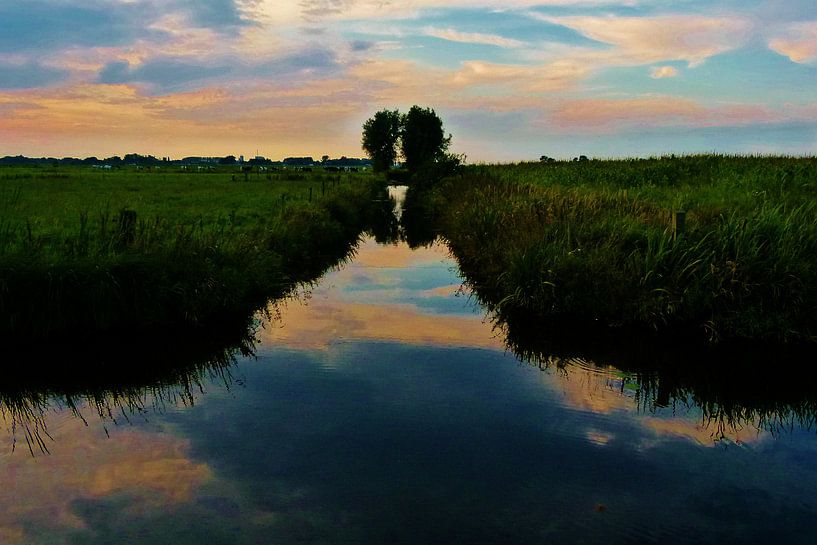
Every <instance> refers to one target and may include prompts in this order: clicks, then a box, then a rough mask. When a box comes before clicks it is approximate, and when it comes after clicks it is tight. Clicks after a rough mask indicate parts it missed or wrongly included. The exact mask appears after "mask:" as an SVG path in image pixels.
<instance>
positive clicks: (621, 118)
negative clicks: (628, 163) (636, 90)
mask: <svg viewBox="0 0 817 545" xmlns="http://www.w3.org/2000/svg"><path fill="white" fill-rule="evenodd" d="M782 119H783V117H782V116H781V115H776V114H774V113H773V112H771V111H769V110H768V109H767V108H765V107H763V106H757V105H744V104H726V105H723V106H718V107H708V106H704V105H702V104H700V103H698V102H696V101H694V100H691V99H685V98H678V97H666V96H647V97H640V98H631V99H579V100H566V101H563V102H562V103H560V104H559V106H557V107H556V108H555V109H554V111H553V112H552V113H551V116H550V120H549V121H550V122H552V123H553V124H555V125H556V126H558V127H561V128H562V129H568V130H578V131H588V130H589V131H592V132H609V131H613V130H615V129H618V128H621V127H636V126H651V127H654V126H675V125H679V126H696V127H718V126H734V125H745V124H751V123H767V122H772V121H779V120H782Z"/></svg>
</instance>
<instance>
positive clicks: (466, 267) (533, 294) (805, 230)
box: [423, 156, 817, 342]
mask: <svg viewBox="0 0 817 545" xmlns="http://www.w3.org/2000/svg"><path fill="white" fill-rule="evenodd" d="M423 200H424V201H425V203H424V204H423V207H425V208H427V209H432V210H433V214H432V215H433V216H436V217H437V218H436V219H437V221H439V224H440V226H441V228H442V231H443V234H444V236H445V237H446V238H447V239H448V241H449V242H450V245H451V248H452V250H453V252H454V254H455V255H456V257H457V259H458V260H459V262H460V264H461V267H462V269H463V271H464V273H465V275H466V277H467V278H468V279H469V280H470V281H471V283H472V284H474V286H475V288H476V290H477V292H478V294H479V295H480V296H481V297H482V298H483V299H484V300H485V302H486V303H487V304H488V306H489V307H490V308H491V309H492V310H494V311H495V312H496V313H497V315H498V316H499V317H500V319H501V317H502V316H503V315H519V314H524V315H529V316H532V317H536V319H538V320H543V321H544V322H545V323H546V322H548V321H549V322H550V323H552V324H555V323H561V324H566V323H570V324H576V325H577V326H580V325H581V324H594V325H601V326H604V327H610V326H612V327H618V328H629V329H641V330H648V331H660V332H667V333H680V332H683V333H684V334H687V333H691V334H692V335H696V336H702V337H703V336H705V337H706V338H707V339H709V340H718V339H724V338H742V339H762V340H775V341H811V342H813V341H814V340H815V339H816V338H817V337H816V336H817V316H816V315H815V314H814V312H813V309H814V308H816V307H817V260H815V256H816V255H817V222H815V221H814V218H815V217H817V161H815V160H813V159H793V158H760V157H723V156H694V157H681V158H674V157H673V158H662V159H651V160H625V161H582V162H563V163H528V164H519V165H502V166H481V167H470V168H468V169H467V170H466V171H465V172H464V174H463V176H462V177H457V178H452V179H448V180H446V181H444V182H443V183H441V184H440V185H439V186H438V187H437V189H436V190H435V191H434V192H433V193H432V194H431V195H430V196H427V197H425V198H424V199H423ZM679 210H683V211H685V212H686V216H685V220H686V221H685V228H684V229H683V230H679V231H677V232H676V231H675V230H674V229H673V227H672V222H671V214H672V213H674V212H676V211H679Z"/></svg>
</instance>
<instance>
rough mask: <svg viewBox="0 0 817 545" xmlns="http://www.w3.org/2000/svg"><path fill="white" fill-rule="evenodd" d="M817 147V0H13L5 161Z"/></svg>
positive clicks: (4, 49)
mask: <svg viewBox="0 0 817 545" xmlns="http://www.w3.org/2000/svg"><path fill="white" fill-rule="evenodd" d="M412 104H420V105H423V106H430V107H433V108H435V109H436V110H437V112H438V113H439V114H440V115H441V117H442V118H443V119H444V121H445V124H446V129H447V130H448V131H449V132H451V133H452V134H453V136H454V138H453V141H454V146H453V150H454V151H456V152H458V153H465V154H467V156H468V160H469V162H479V161H509V160H521V159H537V158H538V157H539V156H540V155H543V154H545V155H550V156H553V157H572V156H575V155H579V154H585V155H590V156H600V157H610V156H646V155H651V154H661V153H686V152H707V151H710V152H711V151H717V152H742V153H743V152H753V153H754V152H758V153H787V154H805V153H814V152H815V150H817V7H815V4H814V0H770V1H755V0H722V1H717V2H714V1H701V0H675V1H669V0H622V1H616V0H609V1H605V0H550V1H547V0H476V1H462V0H445V1H443V0H406V1H391V0H291V1H289V0H3V1H2V2H0V156H3V155H17V154H24V155H29V156H44V155H46V156H59V157H62V156H80V157H84V156H88V155H97V156H107V155H115V154H116V155H124V154H125V153H131V152H134V153H143V154H153V155H156V156H171V157H175V158H178V157H181V156H185V155H227V154H234V155H241V154H243V155H246V156H251V155H255V153H256V151H257V152H258V153H260V154H261V155H264V156H267V157H271V158H273V159H279V158H282V157H283V156H287V155H313V156H321V155H323V154H329V155H332V156H339V155H348V156H360V155H362V151H361V149H360V128H361V125H362V123H363V121H365V119H366V118H367V117H369V116H370V115H371V114H372V113H373V112H375V111H376V110H378V109H381V108H400V109H403V110H405V109H407V108H408V107H410V106H411V105H412Z"/></svg>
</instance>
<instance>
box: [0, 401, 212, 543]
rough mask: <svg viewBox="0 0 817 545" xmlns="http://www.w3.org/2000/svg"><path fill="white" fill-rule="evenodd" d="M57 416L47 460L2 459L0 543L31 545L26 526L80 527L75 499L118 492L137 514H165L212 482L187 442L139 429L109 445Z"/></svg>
mask: <svg viewBox="0 0 817 545" xmlns="http://www.w3.org/2000/svg"><path fill="white" fill-rule="evenodd" d="M59 416H60V418H62V420H61V422H59V423H58V424H59V425H57V426H51V430H50V433H51V436H52V437H53V439H54V443H53V445H51V449H52V452H51V454H49V455H43V456H38V457H36V458H32V457H31V456H30V455H29V453H28V451H26V450H25V449H20V450H18V451H17V452H15V453H14V454H9V455H5V456H0V481H2V482H3V483H4V487H3V490H2V491H0V540H2V542H3V543H30V542H31V539H27V538H26V532H25V528H26V527H27V525H29V524H32V525H33V526H34V527H37V528H38V529H41V530H45V531H49V530H54V531H64V530H65V529H66V528H78V527H81V526H82V521H81V520H80V519H79V518H77V517H76V516H75V515H74V513H73V511H72V504H73V502H74V501H76V500H78V499H94V498H103V497H106V496H108V495H111V494H117V493H123V494H128V495H130V496H132V497H133V498H134V502H135V504H136V505H138V506H140V507H145V506H147V507H150V508H157V509H158V508H163V509H166V508H168V507H172V506H173V505H177V504H180V503H184V502H187V501H190V499H191V498H192V497H193V495H194V493H195V490H196V489H197V488H198V487H199V486H201V485H203V484H204V483H206V482H207V481H209V480H210V479H211V478H212V471H211V470H210V468H209V467H208V466H207V465H205V464H202V463H198V462H195V461H193V460H191V459H190V458H189V457H188V452H189V450H190V445H189V442H188V441H187V440H184V439H180V438H178V437H174V436H173V435H170V434H167V433H162V434H157V433H151V432H149V431H146V430H142V429H138V428H124V429H123V428H114V429H112V430H111V435H112V437H110V438H108V437H106V435H105V434H103V433H102V430H101V429H99V430H97V431H94V430H90V429H89V428H88V427H86V425H85V424H84V422H83V421H82V420H80V419H79V418H74V417H72V416H71V415H70V414H67V413H62V414H60V415H59ZM23 493H24V494H25V499H23V498H22V497H21V494H23Z"/></svg>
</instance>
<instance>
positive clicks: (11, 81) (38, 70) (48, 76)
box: [0, 62, 68, 89]
mask: <svg viewBox="0 0 817 545" xmlns="http://www.w3.org/2000/svg"><path fill="white" fill-rule="evenodd" d="M67 76H68V72H67V71H66V70H61V69H57V68H50V67H47V66H43V65H41V64H38V63H35V62H28V63H25V64H19V65H18V64H4V63H0V89H32V88H35V87H46V86H48V85H52V84H54V83H57V82H59V81H62V80H64V79H65V78H66V77H67Z"/></svg>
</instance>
